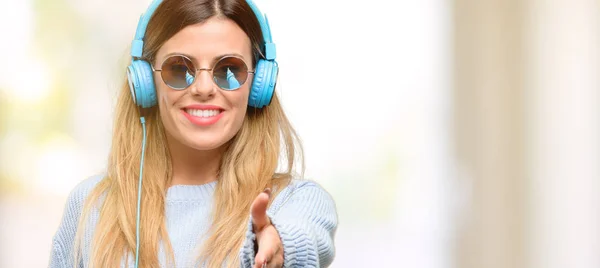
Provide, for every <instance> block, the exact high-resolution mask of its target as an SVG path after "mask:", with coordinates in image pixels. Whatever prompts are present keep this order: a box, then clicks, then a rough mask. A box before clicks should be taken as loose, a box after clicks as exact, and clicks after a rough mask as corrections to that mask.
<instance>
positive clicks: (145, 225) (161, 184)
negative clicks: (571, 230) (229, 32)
mask: <svg viewBox="0 0 600 268" xmlns="http://www.w3.org/2000/svg"><path fill="white" fill-rule="evenodd" d="M218 1H219V0H218ZM216 15H219V16H225V17H228V18H230V19H232V20H234V21H235V22H236V23H237V24H238V25H239V26H240V28H242V30H244V31H245V32H246V34H247V35H248V36H249V37H250V40H251V42H252V44H253V49H254V51H255V55H260V54H261V51H260V49H259V48H260V42H261V40H262V33H261V32H260V26H259V24H258V21H257V20H256V17H254V13H252V10H251V9H250V7H249V6H248V5H247V3H246V2H245V1H244V0H239V1H235V0H231V1H226V0H220V1H219V2H218V3H217V2H216V1H214V0H207V1H194V0H183V1H180V0H165V1H164V2H163V3H162V4H161V5H160V6H159V7H158V9H157V10H156V12H155V15H154V16H153V17H152V19H151V20H150V22H149V24H148V30H147V34H146V37H147V39H146V44H145V48H144V58H145V59H146V60H148V61H152V60H153V59H154V56H155V53H156V51H157V50H158V48H160V46H161V45H162V44H163V43H164V42H165V41H166V40H168V39H169V38H170V37H171V36H173V35H174V34H175V33H177V32H178V31H179V30H181V29H183V28H184V27H186V26H187V25H191V24H195V23H200V22H202V21H205V20H206V19H208V18H210V17H212V16H216ZM234 15H235V16H234ZM175 22H177V23H175ZM182 22H183V23H182ZM242 22H243V23H242ZM257 50H258V51H257ZM254 62H256V57H255V58H254V59H253V64H254ZM145 113H146V114H145V118H146V125H147V130H148V131H147V135H148V138H147V145H146V154H145V163H144V174H143V176H144V181H143V186H142V195H143V196H144V198H142V204H141V207H142V210H141V214H140V215H141V221H140V224H141V225H140V252H139V260H140V264H139V265H140V267H159V266H160V265H159V260H158V256H157V253H158V249H159V241H162V242H163V243H164V244H163V246H164V249H165V251H166V253H167V262H168V264H167V265H168V266H169V267H174V255H173V248H172V246H171V244H170V242H169V239H168V233H167V229H166V224H165V198H166V191H167V189H168V186H169V185H170V181H171V178H172V163H171V158H170V156H169V151H168V148H167V147H166V135H165V129H164V126H163V124H162V121H161V119H160V115H159V112H158V109H157V107H153V108H151V109H148V110H147V111H145ZM139 120H140V114H139V111H138V108H137V106H136V105H135V104H134V101H133V99H132V96H131V94H130V91H129V86H128V84H127V83H126V82H125V83H123V85H122V86H121V89H120V93H119V97H118V100H117V105H116V112H115V119H114V130H113V137H112V148H111V151H110V155H109V161H108V167H107V174H106V177H105V178H104V179H103V180H102V181H101V182H100V183H99V184H98V185H97V186H96V188H94V190H93V191H92V192H91V193H90V195H89V196H88V198H87V200H86V203H85V206H84V211H83V213H82V216H81V218H80V223H79V227H78V231H77V236H76V239H75V249H76V250H75V252H76V256H75V258H76V260H79V259H80V257H81V256H79V254H80V253H79V251H80V250H81V248H80V244H81V240H82V239H83V238H84V235H83V234H84V233H85V229H86V228H87V227H89V226H88V225H87V224H88V222H87V220H86V219H87V218H88V217H89V215H90V213H91V211H92V210H93V209H95V208H96V206H98V209H99V211H100V218H99V220H98V222H97V225H96V226H95V230H94V236H93V240H92V243H91V245H92V246H91V249H90V260H89V262H90V263H89V264H90V265H91V267H119V266H120V264H121V261H122V259H123V258H129V254H130V253H134V252H133V251H134V250H135V246H136V235H135V228H136V208H137V207H136V206H137V185H138V177H139V165H140V158H141V146H142V129H141V125H140V121H139ZM224 146H226V147H227V148H226V150H225V153H224V155H223V157H222V159H221V163H220V169H219V174H218V182H217V184H216V187H215V194H214V202H213V204H214V207H213V211H212V213H213V214H212V215H211V216H212V225H211V227H210V230H209V232H208V234H209V236H208V238H207V239H206V240H205V242H204V244H203V246H202V249H201V251H200V252H199V255H198V257H199V259H200V258H201V259H202V261H203V262H204V263H205V264H207V265H208V267H221V265H222V264H223V263H225V262H226V263H227V266H228V267H239V262H240V260H239V256H238V253H239V250H240V249H241V247H242V243H243V241H244V239H245V234H246V232H247V228H248V224H247V223H248V220H249V216H250V205H251V204H252V201H253V200H254V199H255V198H256V196H257V195H258V194H259V193H260V192H261V191H263V190H264V189H265V188H267V187H270V188H272V189H274V190H275V191H274V194H273V195H272V196H273V197H275V196H276V195H277V192H278V190H281V189H282V188H284V187H285V186H286V185H288V184H289V182H290V179H291V178H292V176H293V170H294V166H295V165H296V163H297V162H299V164H300V166H301V169H300V173H302V170H303V167H304V163H303V158H302V147H301V144H300V140H299V139H298V137H297V135H296V133H295V131H294V129H293V128H292V126H291V124H290V122H289V121H288V119H287V117H286V115H285V113H284V111H283V109H282V106H281V104H280V102H279V99H278V97H277V94H274V95H273V99H272V102H271V104H270V105H269V106H266V107H264V108H262V109H255V108H251V107H248V111H247V113H246V116H245V119H244V122H243V124H242V127H241V129H240V130H239V132H238V133H237V134H236V135H235V136H234V137H233V138H232V139H231V140H230V141H229V142H228V143H226V145H224ZM282 150H283V152H284V155H285V159H286V160H287V163H286V165H284V166H283V170H282V171H281V172H278V170H277V169H278V163H279V162H281V161H280V152H281V151H282ZM99 201H101V203H100V202H99ZM88 239H89V238H88ZM129 261H131V260H129ZM75 263H77V261H76V262H75Z"/></svg>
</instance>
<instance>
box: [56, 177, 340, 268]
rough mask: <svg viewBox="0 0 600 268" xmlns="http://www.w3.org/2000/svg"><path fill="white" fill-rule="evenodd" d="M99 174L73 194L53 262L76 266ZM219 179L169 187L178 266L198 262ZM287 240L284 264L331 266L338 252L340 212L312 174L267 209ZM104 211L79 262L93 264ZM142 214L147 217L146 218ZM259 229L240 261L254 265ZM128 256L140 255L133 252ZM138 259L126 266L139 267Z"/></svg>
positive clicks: (94, 217) (249, 236)
mask: <svg viewBox="0 0 600 268" xmlns="http://www.w3.org/2000/svg"><path fill="white" fill-rule="evenodd" d="M102 178H103V177H102V176H95V177H91V178H88V179H86V180H84V181H83V182H81V183H79V185H77V186H76V187H75V188H74V189H73V190H72V191H71V193H70V194H69V197H68V200H67V203H66V206H65V210H64V215H63V218H62V222H61V224H60V226H59V228H58V230H57V232H56V234H55V235H54V238H53V241H52V242H53V243H52V252H51V257H50V264H49V267H50V268H72V267H74V264H73V255H74V254H73V242H74V239H75V234H76V232H77V224H78V222H79V218H80V215H81V212H82V211H81V210H82V207H83V204H84V202H85V199H86V197H87V195H88V194H89V193H90V191H91V190H92V189H93V188H94V186H96V184H97V183H98V182H100V181H101V180H102ZM215 186H216V182H211V183H207V184H202V185H175V186H171V187H169V188H168V190H167V196H166V201H165V215H166V225H167V231H168V233H169V239H170V241H171V245H172V247H173V251H174V256H175V263H176V265H177V267H185V268H187V267H198V265H197V262H196V260H195V259H196V258H195V257H196V254H197V253H198V250H197V249H198V245H199V244H200V243H202V240H203V238H202V237H203V234H205V232H206V231H207V230H208V228H209V226H210V221H209V215H210V212H211V209H212V202H213V194H214V190H215ZM267 215H268V216H269V218H270V219H271V222H272V224H273V225H274V227H275V229H277V231H278V233H279V236H280V238H281V241H282V244H283V255H284V267H327V266H329V265H330V264H331V262H332V261H333V258H334V255H335V247H334V235H335V231H336V228H337V212H336V208H335V203H334V201H333V199H332V198H331V196H330V195H329V194H328V193H327V192H326V191H325V190H324V189H323V188H321V187H320V186H319V185H318V184H316V183H314V182H310V181H307V180H298V179H294V180H292V183H290V185H289V186H287V187H286V188H285V189H283V190H282V191H281V192H280V194H279V195H278V196H277V197H275V199H274V200H273V202H272V204H271V206H270V207H269V208H268V210H267ZM98 218H99V211H97V210H96V211H92V213H91V214H90V217H89V219H88V220H87V224H90V225H89V226H91V228H86V233H84V238H83V242H82V245H81V246H82V247H81V254H80V256H81V257H82V261H80V263H79V264H78V265H77V267H86V268H87V267H88V266H87V262H88V260H89V258H90V254H89V251H90V246H91V245H90V243H91V240H92V237H93V230H94V227H95V224H96V223H97V222H98ZM141 220H143V219H141ZM255 242H256V241H255V234H254V233H253V232H252V222H251V221H249V222H248V232H247V233H246V238H245V241H244V243H243V246H242V248H241V249H240V251H239V255H240V259H241V265H240V267H243V268H250V267H252V266H253V265H254V257H255V254H256V253H255V252H254V244H255ZM159 248H160V249H159V254H158V257H159V260H160V262H161V267H166V265H165V263H166V255H165V252H164V251H163V248H162V247H159ZM129 260H135V257H133V256H132V255H131V253H130V258H129ZM133 262H134V261H130V263H128V264H126V263H125V262H124V261H123V262H122V265H121V267H134V263H133Z"/></svg>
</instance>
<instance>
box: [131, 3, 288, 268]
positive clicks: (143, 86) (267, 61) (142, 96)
mask: <svg viewBox="0 0 600 268" xmlns="http://www.w3.org/2000/svg"><path fill="white" fill-rule="evenodd" d="M161 2H162V0H153V1H152V3H151V4H150V6H149V7H148V10H146V12H145V13H143V14H142V15H141V17H140V21H139V22H138V25H137V29H136V31H135V38H134V39H133V42H132V43H131V58H132V59H131V64H130V65H129V66H127V81H128V83H129V90H131V96H132V97H133V101H134V102H135V104H136V105H137V106H138V107H140V108H150V107H153V106H154V105H156V104H157V100H156V87H155V84H154V79H153V77H154V75H153V71H152V67H151V65H150V63H149V62H147V61H145V60H142V59H141V57H142V51H143V49H144V36H145V35H146V27H148V21H150V18H151V17H152V14H153V13H154V11H155V10H156V8H157V7H158V6H159V5H160V3H161ZM246 2H247V3H248V5H249V6H250V8H251V9H252V11H253V12H254V14H255V15H256V18H257V19H258V22H259V24H260V29H261V31H262V33H263V38H264V52H265V58H264V59H262V58H261V59H259V60H258V62H257V64H256V69H255V71H254V79H253V81H252V86H251V87H250V96H249V97H248V106H251V107H255V108H262V107H264V106H267V105H269V104H270V103H271V99H272V98H273V91H274V90H275V84H276V83H277V74H278V71H279V68H278V66H277V62H276V61H275V56H276V52H275V44H274V43H273V40H272V38H271V29H270V27H269V21H268V19H267V16H266V15H263V13H261V12H260V10H259V9H258V7H257V6H256V5H255V4H254V3H253V2H252V0H246ZM140 122H141V124H142V131H143V140H142V155H141V159H140V174H139V180H138V195H137V211H136V232H135V233H136V234H135V237H136V246H135V267H136V268H137V267H138V264H139V252H140V210H141V203H142V202H141V200H142V180H143V176H142V175H143V170H144V155H145V152H146V137H147V136H146V119H145V118H144V116H140Z"/></svg>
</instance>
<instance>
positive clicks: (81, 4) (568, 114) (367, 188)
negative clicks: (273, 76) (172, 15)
mask: <svg viewBox="0 0 600 268" xmlns="http://www.w3.org/2000/svg"><path fill="white" fill-rule="evenodd" d="M256 2H257V4H258V5H259V6H260V7H261V9H262V10H263V11H264V12H266V13H268V15H269V20H270V22H271V26H272V31H273V34H274V38H275V42H276V43H277V48H278V62H279V64H280V69H281V74H280V82H279V84H278V89H277V90H278V92H279V94H280V96H281V99H282V102H283V105H284V108H285V109H286V111H287V113H288V114H289V116H290V119H291V121H292V123H293V124H294V126H295V127H296V129H297V130H298V132H299V134H300V136H301V137H302V139H303V142H304V146H305V153H306V164H307V176H308V178H310V179H314V180H316V181H317V182H319V183H321V184H322V185H323V186H324V187H325V188H326V189H327V190H328V191H329V192H330V193H331V194H332V195H333V197H334V199H335V200H336V203H337V208H338V213H339V219H340V222H339V228H338V231H337V235H336V249H337V256H336V259H335V261H334V263H333V265H332V267H336V268H338V267H423V268H484V267H485V268H513V267H514V268H520V267H531V268H559V267H560V268H564V267H577V268H597V267H600V0H552V1H543V0H488V1H477V0H454V1H443V0H420V1H386V0H371V1H366V2H365V1H354V0H344V1H342V0H329V1H317V0H306V1H302V2H290V1H275V0H256ZM149 3H150V0H130V1H118V0H102V1H101V0H77V1H75V0H2V2H1V3H0V33H1V36H2V38H1V40H0V55H1V56H0V59H1V62H2V64H0V267H2V268H4V267H7V268H8V267H10V268H14V267H18V268H29V267H46V266H47V263H48V258H49V255H50V246H51V241H52V236H53V235H54V232H55V231H56V229H57V228H58V224H59V222H60V219H61V217H62V213H63V208H64V204H65V201H66V197H67V195H68V193H69V191H70V190H71V189H72V188H73V187H74V186H75V185H76V184H77V183H78V182H79V181H81V180H83V179H85V178H86V177H88V176H91V175H93V174H97V173H100V172H102V171H103V169H104V168H105V165H106V159H107V155H108V150H109V148H110V134H111V128H112V123H111V122H112V116H113V112H112V111H113V107H114V104H115V97H116V90H117V88H118V86H119V85H121V82H122V81H123V80H122V79H123V78H124V74H125V71H124V69H123V66H124V64H125V63H126V62H127V61H128V60H129V59H128V57H127V55H128V46H129V44H130V42H131V39H132V37H133V34H134V31H135V27H136V24H137V20H138V18H139V15H140V14H141V13H142V12H143V11H144V10H145V9H146V7H147V5H148V4H149Z"/></svg>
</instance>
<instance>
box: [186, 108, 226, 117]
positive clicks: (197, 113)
mask: <svg viewBox="0 0 600 268" xmlns="http://www.w3.org/2000/svg"><path fill="white" fill-rule="evenodd" d="M186 112H187V113H188V114H190V115H192V116H196V117H212V116H216V115H218V114H219V113H220V111H219V110H194V109H186Z"/></svg>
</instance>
